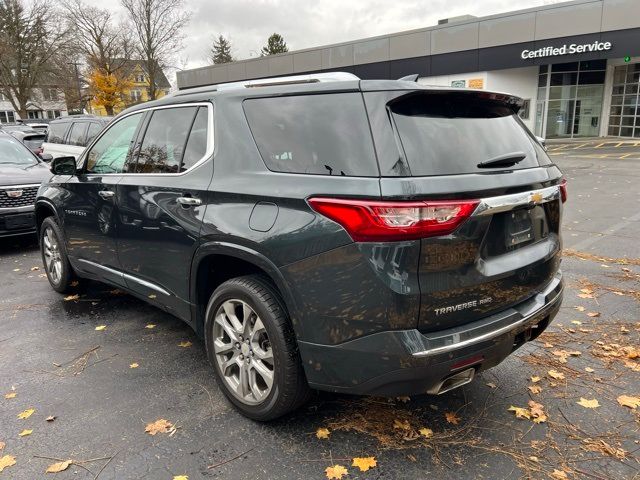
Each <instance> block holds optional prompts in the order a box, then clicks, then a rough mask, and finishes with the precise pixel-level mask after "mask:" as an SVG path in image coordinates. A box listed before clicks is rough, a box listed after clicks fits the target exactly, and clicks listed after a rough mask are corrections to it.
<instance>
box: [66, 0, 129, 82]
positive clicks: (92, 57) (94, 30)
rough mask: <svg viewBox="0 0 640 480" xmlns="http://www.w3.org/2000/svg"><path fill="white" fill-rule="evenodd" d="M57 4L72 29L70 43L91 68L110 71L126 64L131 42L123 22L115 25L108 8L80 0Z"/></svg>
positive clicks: (112, 71) (68, 0)
mask: <svg viewBox="0 0 640 480" xmlns="http://www.w3.org/2000/svg"><path fill="white" fill-rule="evenodd" d="M61 4H62V7H63V8H64V11H65V14H66V16H67V19H68V22H69V23H70V26H71V27H72V28H73V31H74V33H75V38H74V40H75V42H74V43H75V45H76V47H77V49H78V51H79V52H81V53H82V54H83V55H84V56H85V57H86V61H87V64H88V65H89V67H90V68H91V69H99V70H101V71H102V72H103V73H105V74H113V73H116V72H117V71H118V70H119V69H121V68H124V67H125V65H127V60H128V59H129V58H130V57H131V53H132V49H133V48H132V44H131V42H130V41H129V40H128V39H127V36H126V32H125V26H124V25H116V23H115V18H114V16H113V13H112V12H110V11H109V10H106V9H102V8H97V7H92V6H90V5H87V4H86V3H84V2H83V1H82V0H62V2H61Z"/></svg>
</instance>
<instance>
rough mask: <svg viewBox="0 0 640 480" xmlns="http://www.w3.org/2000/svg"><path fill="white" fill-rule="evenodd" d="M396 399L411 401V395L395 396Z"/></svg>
mask: <svg viewBox="0 0 640 480" xmlns="http://www.w3.org/2000/svg"><path fill="white" fill-rule="evenodd" d="M396 400H398V401H399V402H402V403H407V402H410V401H411V397H407V396H402V397H396Z"/></svg>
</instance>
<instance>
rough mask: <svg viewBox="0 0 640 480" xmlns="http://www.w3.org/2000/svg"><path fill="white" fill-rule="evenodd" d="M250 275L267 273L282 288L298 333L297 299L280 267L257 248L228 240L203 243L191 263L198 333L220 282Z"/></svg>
mask: <svg viewBox="0 0 640 480" xmlns="http://www.w3.org/2000/svg"><path fill="white" fill-rule="evenodd" d="M249 274H259V275H262V276H264V277H265V278H266V279H268V280H269V281H270V282H271V283H272V284H273V286H274V287H275V288H276V289H277V290H278V292H279V293H280V295H281V296H282V300H283V302H284V304H285V308H286V309H287V312H288V313H289V318H290V320H291V323H292V326H293V329H294V331H295V332H296V336H298V333H297V332H298V326H297V323H298V322H297V315H296V312H297V308H296V305H295V301H294V299H293V295H292V293H291V290H290V287H289V285H288V283H287V282H286V280H285V278H284V276H283V275H282V273H281V272H280V270H279V269H278V267H277V266H276V265H275V264H274V263H273V262H271V261H270V260H269V259H268V258H267V257H266V256H265V255H263V254H261V253H260V252H258V251H256V250H254V249H251V248H249V247H246V246H242V245H236V244H231V243H227V242H209V243H206V244H203V245H201V246H200V247H199V248H198V250H197V251H196V253H195V255H194V259H193V262H192V265H191V281H190V296H191V315H192V321H193V325H194V327H195V330H196V333H197V334H198V335H200V336H202V335H203V332H204V318H205V310H206V307H207V303H208V301H209V298H210V296H211V294H212V293H213V291H214V290H215V289H216V288H217V287H218V285H220V284H221V283H223V282H225V281H227V280H229V279H231V278H235V277H239V276H242V275H249Z"/></svg>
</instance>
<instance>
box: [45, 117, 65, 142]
mask: <svg viewBox="0 0 640 480" xmlns="http://www.w3.org/2000/svg"><path fill="white" fill-rule="evenodd" d="M68 126H69V122H58V123H51V124H50V125H49V130H48V131H47V142H49V143H63V142H64V134H65V133H66V131H67V127H68Z"/></svg>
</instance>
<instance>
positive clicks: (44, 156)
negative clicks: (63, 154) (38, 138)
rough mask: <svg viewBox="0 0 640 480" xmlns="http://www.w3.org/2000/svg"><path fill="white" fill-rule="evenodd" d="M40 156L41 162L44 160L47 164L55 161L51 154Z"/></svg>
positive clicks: (41, 154)
mask: <svg viewBox="0 0 640 480" xmlns="http://www.w3.org/2000/svg"><path fill="white" fill-rule="evenodd" d="M38 156H39V157H40V160H44V161H45V162H50V161H51V160H53V155H51V154H50V153H39V154H38Z"/></svg>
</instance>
